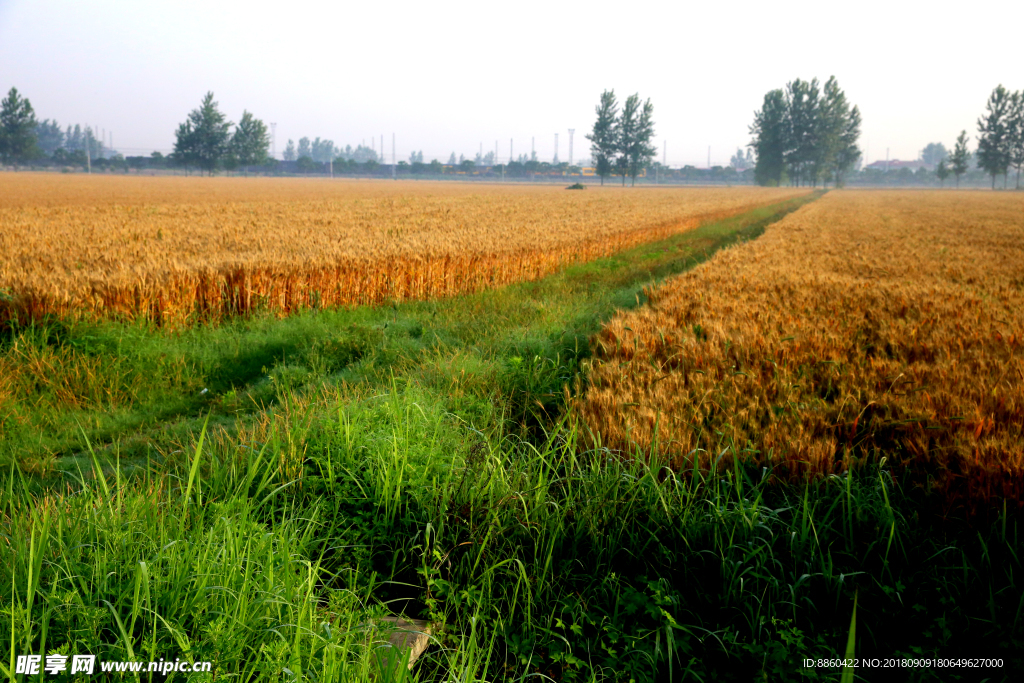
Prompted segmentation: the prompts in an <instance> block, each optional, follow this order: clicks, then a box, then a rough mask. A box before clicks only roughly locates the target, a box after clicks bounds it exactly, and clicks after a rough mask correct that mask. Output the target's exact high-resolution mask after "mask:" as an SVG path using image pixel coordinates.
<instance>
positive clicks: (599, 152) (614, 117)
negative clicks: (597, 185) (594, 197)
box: [586, 90, 619, 185]
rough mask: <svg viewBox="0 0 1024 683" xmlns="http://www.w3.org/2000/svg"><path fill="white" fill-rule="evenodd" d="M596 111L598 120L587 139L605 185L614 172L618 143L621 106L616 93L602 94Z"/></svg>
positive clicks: (606, 91) (609, 91)
mask: <svg viewBox="0 0 1024 683" xmlns="http://www.w3.org/2000/svg"><path fill="white" fill-rule="evenodd" d="M594 110H595V112H596V113H597V120H595V121H594V129H593V131H592V132H591V133H590V134H589V135H587V136H586V137H587V139H588V140H590V155H591V156H592V157H593V158H594V165H595V166H596V170H597V175H599V176H600V177H601V184H602V185H604V179H605V177H606V176H608V175H610V174H611V172H612V162H613V160H614V158H615V152H616V149H617V143H618V114H619V104H618V102H617V101H616V100H615V91H614V90H605V91H604V92H603V93H601V101H600V102H599V103H598V105H597V107H595V109H594Z"/></svg>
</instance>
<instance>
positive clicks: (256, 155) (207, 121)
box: [174, 92, 270, 174]
mask: <svg viewBox="0 0 1024 683" xmlns="http://www.w3.org/2000/svg"><path fill="white" fill-rule="evenodd" d="M232 125H233V124H232V123H231V122H230V121H228V120H227V118H226V117H225V116H224V114H223V113H221V111H220V110H219V109H218V108H217V103H216V102H214V100H213V93H212V92H208V93H206V96H205V97H203V101H202V103H201V104H200V105H199V108H198V109H193V110H192V111H191V112H190V113H189V115H188V118H187V119H186V120H185V122H184V123H182V124H180V125H179V126H178V130H177V132H176V133H175V142H174V159H175V161H176V163H178V164H179V165H181V166H185V167H186V168H192V167H195V168H198V169H200V170H201V171H206V172H207V173H210V174H212V173H213V172H214V171H215V170H217V169H218V168H226V169H233V168H237V167H238V166H242V167H243V168H244V169H246V172H248V169H249V167H251V166H260V165H262V164H264V163H266V162H267V160H268V158H269V157H268V155H267V151H268V150H269V149H270V137H269V135H268V134H267V126H266V124H265V123H263V121H261V120H259V119H257V118H255V117H254V116H253V115H252V114H250V113H249V112H247V111H243V112H242V118H241V120H240V121H239V122H238V125H237V126H235V130H234V132H232V131H231V126H232Z"/></svg>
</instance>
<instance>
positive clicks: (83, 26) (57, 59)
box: [0, 0, 1024, 167]
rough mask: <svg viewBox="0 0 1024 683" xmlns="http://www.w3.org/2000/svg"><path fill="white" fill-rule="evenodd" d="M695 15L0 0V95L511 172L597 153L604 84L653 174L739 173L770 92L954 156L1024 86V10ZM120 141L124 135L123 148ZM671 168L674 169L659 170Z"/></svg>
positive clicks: (676, 5) (140, 122)
mask: <svg viewBox="0 0 1024 683" xmlns="http://www.w3.org/2000/svg"><path fill="white" fill-rule="evenodd" d="M977 7H978V6H968V5H966V4H954V3H940V2H934V0H933V1H930V2H909V1H905V0H888V1H885V2H875V1H874V0H866V1H864V2H858V3H851V4H841V3H829V2H821V0H817V1H815V2H782V3H780V2H763V1H762V2H743V1H734V2H728V3H713V2H701V3H692V2H685V1H680V0H675V1H674V2H661V1H649V2H645V3H637V4H629V3H623V2H616V3H605V2H589V3H588V2H560V1H558V0H546V1H543V2H541V1H536V0H517V1H516V2H514V3H508V4H500V3H487V2H480V1H479V0H477V1H475V2H451V1H448V0H435V1H434V2H423V1H422V0H420V1H418V2H405V1H404V0H393V1H392V2H388V3H382V2H374V3H371V2H362V3H353V2H348V1H345V0H342V1H340V2H338V1H335V2H312V1H309V0H291V1H290V2H261V1H258V0H254V1H250V2H247V3H241V2H221V1H220V0H176V1H175V2H165V1H164V0H145V1H143V2H140V1H139V0H132V1H119V0H93V1H90V2H80V1H79V2H71V1H65V2H55V1H51V0H31V1H30V0H0V89H2V90H3V92H4V93H6V91H7V90H9V89H10V88H11V87H12V86H14V87H17V88H18V90H19V91H20V92H21V93H22V94H23V95H24V96H26V97H28V98H29V100H30V101H31V102H32V105H33V107H34V109H35V112H36V116H37V118H39V119H40V120H42V119H47V118H49V119H56V120H57V121H58V122H59V123H61V124H62V125H66V124H68V123H80V124H83V125H84V124H89V125H91V126H93V127H96V128H101V129H103V130H104V131H106V132H107V134H108V136H109V135H110V134H112V135H113V143H114V148H115V149H117V150H118V151H120V152H122V153H123V154H125V155H126V156H127V155H137V154H149V153H150V152H151V151H154V150H160V151H163V152H165V153H166V152H169V151H171V149H172V148H173V144H174V131H175V129H176V128H177V126H178V124H179V123H181V122H182V121H184V120H185V118H186V117H187V115H188V112H189V111H190V110H192V109H194V108H196V107H197V106H198V105H199V103H200V101H201V99H202V97H203V95H204V94H205V93H206V92H207V91H213V93H214V95H215V99H216V100H217V102H218V103H219V106H220V109H221V110H222V111H223V112H224V113H225V114H226V115H227V117H228V118H229V119H230V120H231V121H238V119H239V118H240V117H241V115H242V112H243V110H248V111H250V112H252V113H253V114H254V115H255V116H256V117H258V118H260V119H263V120H264V121H265V122H267V123H268V124H270V123H271V122H273V123H275V124H276V131H275V139H276V151H277V156H278V157H280V155H281V152H282V151H283V150H284V147H285V145H286V143H287V140H288V139H293V140H295V141H296V142H297V141H298V139H299V138H300V137H303V136H308V137H310V138H315V137H321V138H324V139H330V140H333V141H334V143H335V144H336V145H339V146H342V147H344V146H345V145H352V146H353V147H355V146H356V145H358V144H363V143H365V144H367V145H369V144H370V140H371V139H373V140H375V142H374V146H375V147H377V148H378V149H379V147H380V137H381V136H384V142H385V150H384V151H385V155H386V160H388V161H390V160H391V153H392V136H394V141H395V152H396V156H397V158H398V159H399V160H402V159H408V157H409V154H410V153H411V152H412V151H414V150H421V151H422V152H423V154H424V158H425V159H426V160H427V161H430V160H431V159H433V158H438V159H440V160H441V161H442V162H444V161H447V160H448V156H449V155H450V154H451V153H452V152H455V154H456V155H459V154H464V155H465V156H467V157H472V156H474V155H475V154H476V153H477V152H479V151H480V149H481V146H482V148H483V151H484V152H485V153H486V152H488V151H493V150H494V149H495V144H496V143H497V148H498V154H499V160H501V159H507V158H508V156H509V149H510V145H511V149H512V152H513V154H514V155H515V156H518V155H520V154H523V153H529V152H530V151H531V145H533V146H534V148H535V149H536V152H537V155H538V158H540V159H541V160H550V159H551V158H552V157H553V153H554V151H555V140H554V137H555V134H556V133H557V134H558V136H559V145H558V156H559V159H560V160H561V161H567V160H568V157H569V137H570V136H569V129H574V130H575V135H574V136H573V143H574V144H573V158H574V160H579V159H580V158H585V157H588V156H589V143H588V142H587V140H586V139H585V138H584V135H585V134H586V133H587V132H589V130H590V128H591V127H592V126H593V122H594V107H595V105H596V104H597V101H598V98H599V97H600V94H601V92H602V91H603V90H605V89H614V90H615V92H616V94H617V95H618V96H619V99H620V101H621V100H624V99H625V97H626V96H628V95H630V94H632V93H639V95H640V97H641V98H642V99H647V98H650V100H651V103H652V104H653V106H654V121H655V135H656V139H655V144H656V145H657V147H658V150H659V155H658V160H659V161H661V160H662V159H663V158H664V159H665V160H667V162H668V164H669V165H670V166H673V167H676V166H682V165H684V164H692V165H694V166H698V167H705V166H707V165H708V158H709V149H710V160H711V164H712V165H726V164H728V163H729V158H730V157H731V156H732V154H734V153H735V151H736V148H737V147H740V146H745V145H746V144H747V143H748V142H749V140H750V135H749V133H748V127H749V125H750V122H751V120H752V118H753V113H754V111H755V110H756V109H758V108H759V107H760V105H761V102H762V100H763V97H764V94H765V93H766V92H767V91H769V90H771V89H773V88H781V87H784V86H785V84H786V83H787V82H789V81H791V80H793V79H795V78H804V79H811V78H818V79H819V80H820V81H822V82H824V81H825V80H826V79H828V77H829V76H832V75H834V76H836V78H837V79H838V81H839V85H840V86H841V87H842V88H843V89H844V90H845V92H846V94H847V97H848V98H849V100H850V101H851V102H852V103H853V104H856V105H857V106H859V107H860V110H861V113H862V116H863V121H864V123H863V128H862V131H863V133H862V136H861V149H862V150H863V151H864V152H865V157H866V161H867V162H871V161H875V160H878V159H885V158H886V154H887V152H888V154H889V158H891V159H904V160H907V159H914V158H916V157H917V156H918V154H919V152H920V150H921V149H922V148H924V146H925V145H926V144H928V143H929V142H942V143H943V144H945V145H946V147H947V148H952V146H953V142H954V140H955V138H956V136H957V135H958V134H959V132H960V131H961V130H963V129H966V130H967V131H968V134H970V135H971V139H972V141H973V140H974V139H975V137H976V134H977V126H976V121H977V118H978V117H979V116H980V115H981V113H982V111H983V110H984V107H985V101H986V99H987V97H988V95H989V93H991V91H992V89H993V88H994V87H995V86H996V85H998V84H1000V83H1001V84H1003V85H1005V86H1006V87H1007V88H1009V89H1011V90H1019V89H1024V38H1022V35H1024V34H1022V33H1021V32H1020V26H1021V24H1022V20H1024V2H1020V0H1013V1H1011V0H995V1H993V2H989V3H986V4H985V5H984V7H983V9H977ZM108 139H109V137H108ZM663 153H665V154H664V157H663Z"/></svg>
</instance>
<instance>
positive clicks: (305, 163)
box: [295, 155, 317, 174]
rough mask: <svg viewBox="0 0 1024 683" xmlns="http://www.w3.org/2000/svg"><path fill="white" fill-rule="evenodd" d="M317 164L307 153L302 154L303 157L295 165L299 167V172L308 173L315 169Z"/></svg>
mask: <svg viewBox="0 0 1024 683" xmlns="http://www.w3.org/2000/svg"><path fill="white" fill-rule="evenodd" d="M316 166H317V164H316V162H315V161H313V160H312V159H311V158H309V157H308V156H306V155H302V156H301V157H299V160H298V161H296V162H295V167H296V168H297V169H299V172H301V173H307V174H308V173H309V172H310V171H312V170H313V169H315V168H316Z"/></svg>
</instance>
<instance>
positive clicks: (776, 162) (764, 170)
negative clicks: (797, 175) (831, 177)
mask: <svg viewBox="0 0 1024 683" xmlns="http://www.w3.org/2000/svg"><path fill="white" fill-rule="evenodd" d="M787 126H788V123H787V119H786V96H785V94H783V92H782V90H770V91H769V92H767V93H765V96H764V102H763V103H762V105H761V108H760V109H759V110H757V111H756V112H754V123H753V124H751V126H750V134H751V135H753V136H754V139H753V140H751V141H750V147H752V148H753V149H754V154H755V156H756V157H757V161H755V162H754V180H755V181H756V182H757V184H758V185H768V186H772V187H777V186H778V185H780V184H781V183H782V174H783V173H784V172H785V170H786V159H785V156H786V146H787V144H788V135H787Z"/></svg>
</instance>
